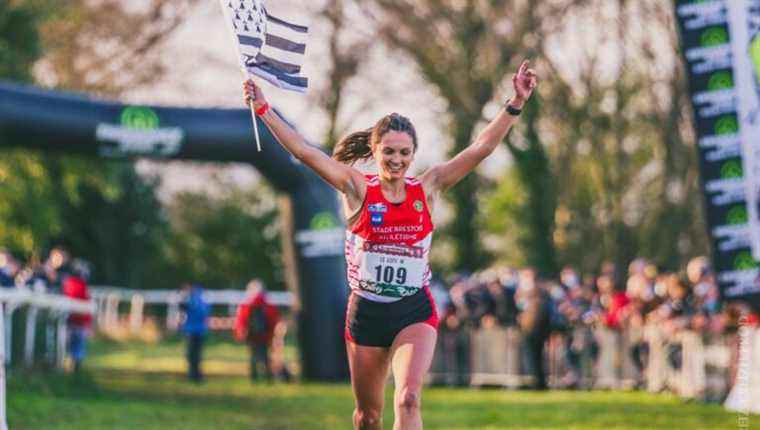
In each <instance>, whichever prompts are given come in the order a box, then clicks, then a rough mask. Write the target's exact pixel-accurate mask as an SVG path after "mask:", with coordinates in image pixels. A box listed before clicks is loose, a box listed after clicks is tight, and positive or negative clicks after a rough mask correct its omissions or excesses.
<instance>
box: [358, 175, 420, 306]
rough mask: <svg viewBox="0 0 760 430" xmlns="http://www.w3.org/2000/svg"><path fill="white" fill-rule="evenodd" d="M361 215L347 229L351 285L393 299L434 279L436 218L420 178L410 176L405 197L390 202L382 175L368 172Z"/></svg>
mask: <svg viewBox="0 0 760 430" xmlns="http://www.w3.org/2000/svg"><path fill="white" fill-rule="evenodd" d="M366 180H367V195H366V197H365V198H364V204H363V205H362V208H361V211H360V213H359V218H358V219H357V221H356V224H355V225H354V226H353V228H352V229H351V230H349V231H347V232H346V263H347V265H348V285H349V287H351V289H352V290H353V291H354V292H355V293H356V294H358V295H360V296H362V297H364V298H366V299H369V300H373V301H377V302H386V303H387V302H395V301H397V300H400V299H402V298H404V297H407V296H411V295H413V294H414V293H416V292H417V291H419V290H420V289H421V288H425V287H427V286H428V285H429V284H430V276H431V273H430V264H429V261H428V257H429V255H430V245H431V243H432V240H433V230H434V227H433V221H432V219H431V217H430V211H429V210H428V205H427V199H426V198H425V192H424V190H423V189H422V184H421V183H420V181H418V180H417V179H415V178H406V199H405V200H404V201H403V202H401V203H398V204H396V203H391V202H389V201H388V200H387V199H386V198H385V196H383V192H382V190H381V189H380V179H379V178H378V177H377V176H376V175H367V176H366Z"/></svg>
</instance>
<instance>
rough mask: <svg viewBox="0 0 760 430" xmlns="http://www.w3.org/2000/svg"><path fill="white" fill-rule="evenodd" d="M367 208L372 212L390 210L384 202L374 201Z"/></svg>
mask: <svg viewBox="0 0 760 430" xmlns="http://www.w3.org/2000/svg"><path fill="white" fill-rule="evenodd" d="M367 210H369V211H370V212H371V213H373V214H374V213H385V212H388V207H387V206H385V204H383V203H373V204H371V205H369V206H367Z"/></svg>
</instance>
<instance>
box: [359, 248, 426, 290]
mask: <svg viewBox="0 0 760 430" xmlns="http://www.w3.org/2000/svg"><path fill="white" fill-rule="evenodd" d="M362 251H363V252H362V255H361V262H360V267H361V269H360V276H361V281H362V282H361V284H362V286H363V288H364V289H366V290H367V291H369V292H372V293H374V294H378V295H382V296H389V297H406V296H411V295H413V294H414V293H416V292H417V291H418V290H419V289H420V288H422V287H423V281H424V276H425V271H426V269H427V264H426V262H425V259H424V258H423V257H424V250H423V249H422V248H420V247H413V246H406V245H398V244H379V243H370V242H365V243H364V246H363V250H362Z"/></svg>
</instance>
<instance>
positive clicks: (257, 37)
mask: <svg viewBox="0 0 760 430" xmlns="http://www.w3.org/2000/svg"><path fill="white" fill-rule="evenodd" d="M220 3H221V5H222V10H223V11H224V16H225V18H226V19H227V24H228V25H229V27H230V30H231V31H232V34H233V36H234V38H235V41H236V42H237V47H238V52H239V53H240V66H241V68H242V69H243V71H244V73H246V74H247V75H249V76H250V75H255V76H258V77H260V78H262V79H265V80H266V81H268V82H270V83H271V84H272V85H274V86H276V87H279V88H283V89H286V90H292V91H297V92H300V93H304V92H306V88H307V87H308V79H307V78H306V77H305V76H301V66H302V65H303V60H304V56H305V53H306V39H307V36H308V32H309V29H308V28H307V27H304V26H302V25H297V24H292V23H290V22H287V21H285V20H283V19H280V18H277V17H275V16H272V15H270V14H269V13H268V12H267V10H266V7H264V2H263V0H220Z"/></svg>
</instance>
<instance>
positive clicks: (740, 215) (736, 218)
mask: <svg viewBox="0 0 760 430" xmlns="http://www.w3.org/2000/svg"><path fill="white" fill-rule="evenodd" d="M748 220H749V217H748V216H747V208H745V207H744V206H734V207H733V208H731V210H729V211H728V214H727V215H726V223H727V224H730V225H739V224H746V223H747V221H748Z"/></svg>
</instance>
